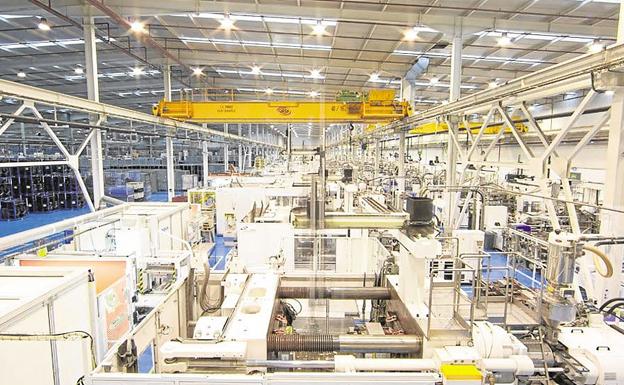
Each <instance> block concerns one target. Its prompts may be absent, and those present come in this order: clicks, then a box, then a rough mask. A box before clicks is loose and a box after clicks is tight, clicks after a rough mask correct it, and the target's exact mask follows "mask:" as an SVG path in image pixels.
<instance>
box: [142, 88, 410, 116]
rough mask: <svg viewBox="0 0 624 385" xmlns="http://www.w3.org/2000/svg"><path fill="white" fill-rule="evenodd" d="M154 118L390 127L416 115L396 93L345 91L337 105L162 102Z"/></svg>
mask: <svg viewBox="0 0 624 385" xmlns="http://www.w3.org/2000/svg"><path fill="white" fill-rule="evenodd" d="M152 112H153V114H154V115H156V116H162V117H165V118H172V119H177V120H185V121H193V122H198V123H309V122H321V123H389V122H392V121H395V120H400V119H403V118H405V117H407V116H409V115H410V114H411V112H412V109H411V107H410V104H409V103H408V102H406V101H397V100H395V91H394V90H385V89H374V90H370V91H368V92H367V93H364V94H361V93H357V92H351V91H342V92H339V93H338V94H337V95H336V100H333V101H290V100H283V101H199V102H196V101H188V100H182V101H165V100H163V101H161V102H160V103H158V104H157V105H156V106H154V108H153V111H152Z"/></svg>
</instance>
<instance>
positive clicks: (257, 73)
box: [251, 66, 262, 75]
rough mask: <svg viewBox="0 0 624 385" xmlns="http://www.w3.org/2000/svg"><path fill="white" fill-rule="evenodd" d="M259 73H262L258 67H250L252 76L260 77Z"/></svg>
mask: <svg viewBox="0 0 624 385" xmlns="http://www.w3.org/2000/svg"><path fill="white" fill-rule="evenodd" d="M261 73H262V70H261V69H260V67H258V66H253V67H251V74H252V75H260V74H261Z"/></svg>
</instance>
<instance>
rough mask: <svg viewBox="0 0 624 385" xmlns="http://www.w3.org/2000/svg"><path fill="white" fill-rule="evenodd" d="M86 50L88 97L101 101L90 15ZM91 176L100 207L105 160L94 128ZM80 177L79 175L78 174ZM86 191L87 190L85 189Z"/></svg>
mask: <svg viewBox="0 0 624 385" xmlns="http://www.w3.org/2000/svg"><path fill="white" fill-rule="evenodd" d="M83 24H84V30H83V31H84V51H85V68H86V78H87V97H88V98H89V100H93V101H95V102H99V101H100V87H99V80H98V64H97V46H96V37H95V19H94V18H93V17H92V16H91V15H88V16H86V17H85V18H84V22H83ZM96 119H97V117H96V116H95V115H91V116H90V118H89V122H90V123H91V124H95V122H96ZM90 143H91V177H92V180H93V206H94V207H95V208H96V209H98V208H99V207H100V203H101V200H102V197H103V196H104V162H103V160H102V156H103V154H102V152H103V149H102V132H101V130H100V129H99V128H96V129H94V132H93V135H92V136H91V140H90ZM77 177H78V178H80V176H79V175H77ZM85 191H86V190H85Z"/></svg>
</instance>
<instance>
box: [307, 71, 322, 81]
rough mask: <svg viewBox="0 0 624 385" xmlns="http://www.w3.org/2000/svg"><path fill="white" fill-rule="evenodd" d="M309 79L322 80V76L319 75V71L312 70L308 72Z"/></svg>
mask: <svg viewBox="0 0 624 385" xmlns="http://www.w3.org/2000/svg"><path fill="white" fill-rule="evenodd" d="M310 77H311V78H312V79H322V78H323V75H321V70H318V69H314V70H312V71H310Z"/></svg>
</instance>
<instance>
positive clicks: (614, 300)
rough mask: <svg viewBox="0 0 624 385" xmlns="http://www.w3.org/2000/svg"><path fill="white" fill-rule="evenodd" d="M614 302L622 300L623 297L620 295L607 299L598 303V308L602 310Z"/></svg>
mask: <svg viewBox="0 0 624 385" xmlns="http://www.w3.org/2000/svg"><path fill="white" fill-rule="evenodd" d="M614 302H624V298H622V297H616V298H611V299H609V300H607V301H606V302H605V303H603V304H602V305H600V307H599V308H598V310H600V311H603V310H604V309H605V308H606V307H607V306H609V305H611V304H612V303H614Z"/></svg>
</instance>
